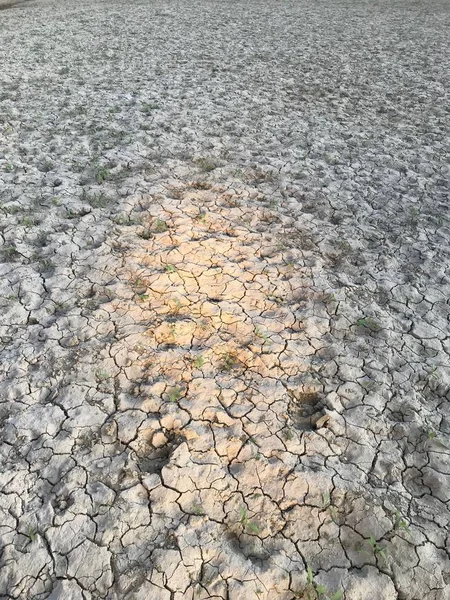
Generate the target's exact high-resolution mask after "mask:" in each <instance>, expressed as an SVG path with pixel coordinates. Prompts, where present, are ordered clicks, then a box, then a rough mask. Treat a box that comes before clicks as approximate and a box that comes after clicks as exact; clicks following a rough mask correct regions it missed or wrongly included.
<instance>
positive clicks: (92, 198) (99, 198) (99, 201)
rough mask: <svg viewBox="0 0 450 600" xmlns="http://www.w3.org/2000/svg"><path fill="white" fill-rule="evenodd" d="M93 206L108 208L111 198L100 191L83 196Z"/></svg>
mask: <svg viewBox="0 0 450 600" xmlns="http://www.w3.org/2000/svg"><path fill="white" fill-rule="evenodd" d="M83 199H84V200H86V202H88V203H89V204H90V205H91V206H92V208H106V207H107V206H108V204H109V202H110V200H109V198H108V197H107V196H106V195H105V194H103V193H102V192H100V193H99V194H85V195H84V197H83Z"/></svg>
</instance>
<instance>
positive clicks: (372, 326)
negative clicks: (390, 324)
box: [356, 317, 382, 333]
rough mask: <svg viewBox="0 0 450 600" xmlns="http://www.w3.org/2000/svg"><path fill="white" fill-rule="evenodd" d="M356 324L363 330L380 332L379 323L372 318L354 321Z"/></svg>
mask: <svg viewBox="0 0 450 600" xmlns="http://www.w3.org/2000/svg"><path fill="white" fill-rule="evenodd" d="M356 324H357V325H358V326H359V327H364V328H365V329H369V331H373V332H374V333H377V332H378V331H381V330H382V326H381V325H380V323H379V322H378V321H377V320H376V319H373V318H372V317H362V318H361V319H358V320H357V321H356Z"/></svg>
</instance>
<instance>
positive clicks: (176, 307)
mask: <svg viewBox="0 0 450 600" xmlns="http://www.w3.org/2000/svg"><path fill="white" fill-rule="evenodd" d="M170 302H171V307H170V312H171V313H172V314H174V315H178V314H179V312H180V310H181V309H182V308H183V304H182V302H181V301H180V300H179V299H178V298H171V299H170Z"/></svg>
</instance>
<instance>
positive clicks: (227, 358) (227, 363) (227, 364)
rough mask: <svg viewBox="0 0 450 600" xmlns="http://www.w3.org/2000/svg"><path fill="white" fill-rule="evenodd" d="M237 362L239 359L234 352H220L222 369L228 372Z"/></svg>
mask: <svg viewBox="0 0 450 600" xmlns="http://www.w3.org/2000/svg"><path fill="white" fill-rule="evenodd" d="M238 364H239V360H238V358H237V356H236V354H235V353H234V352H225V354H222V369H223V370H224V371H227V372H230V371H232V370H233V369H235V368H236V367H237V366H238Z"/></svg>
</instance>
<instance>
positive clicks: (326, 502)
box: [322, 492, 331, 509]
mask: <svg viewBox="0 0 450 600" xmlns="http://www.w3.org/2000/svg"><path fill="white" fill-rule="evenodd" d="M330 504H331V496H330V492H323V493H322V508H323V509H326V508H328V507H329V506H330Z"/></svg>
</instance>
